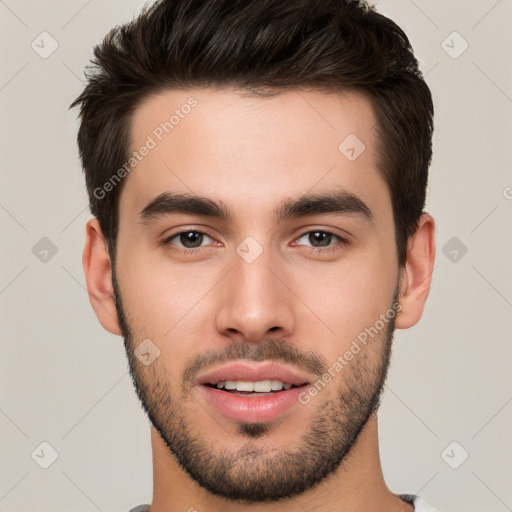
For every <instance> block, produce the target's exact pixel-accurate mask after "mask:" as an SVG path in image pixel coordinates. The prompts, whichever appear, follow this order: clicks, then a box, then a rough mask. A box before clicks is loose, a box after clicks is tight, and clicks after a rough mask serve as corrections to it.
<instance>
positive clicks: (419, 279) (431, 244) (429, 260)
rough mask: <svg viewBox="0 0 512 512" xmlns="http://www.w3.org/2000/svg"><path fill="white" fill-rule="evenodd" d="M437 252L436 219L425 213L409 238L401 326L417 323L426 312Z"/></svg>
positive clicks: (403, 271) (398, 320)
mask: <svg viewBox="0 0 512 512" xmlns="http://www.w3.org/2000/svg"><path fill="white" fill-rule="evenodd" d="M435 252H436V242H435V222H434V219H433V218H432V216H431V215H429V214H428V213H424V214H423V215H422V216H421V217H420V220H419V223H418V228H417V229H416V231H415V233H414V235H412V237H411V238H410V239H409V243H408V249H407V260H406V262H405V266H404V267H403V268H402V269H401V271H400V278H401V279H400V304H401V306H402V309H401V310H400V313H399V314H398V316H397V317H396V324H395V325H396V327H397V328H398V329H408V328H409V327H412V326H413V325H415V324H416V323H417V322H418V321H419V319H420V318H421V315H422V314H423V307H424V306H425V302H426V300H427V297H428V294H429V291H430V283H431V281H432V272H433V268H434V259H435Z"/></svg>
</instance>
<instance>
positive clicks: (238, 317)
mask: <svg viewBox="0 0 512 512" xmlns="http://www.w3.org/2000/svg"><path fill="white" fill-rule="evenodd" d="M276 260H277V257H276V258H273V257H272V256H271V255H270V253H269V251H263V253H262V254H261V255H260V256H259V257H258V258H257V259H256V261H252V262H251V263H249V262H247V261H245V260H244V259H243V258H242V257H240V256H239V255H238V254H236V253H235V254H234V256H233V265H234V267H233V268H232V270H231V271H230V272H229V273H228V274H227V276H226V278H225V279H224V280H223V286H221V287H219V291H218V293H219V294H220V296H218V297H217V299H218V302H217V304H218V308H217V310H216V319H215V322H216V328H217V331H218V332H219V333H220V334H222V335H223V336H227V337H229V338H231V339H232V340H233V341H240V340H243V341H246V342H260V341H262V340H263V339H265V338H268V337H269V336H270V335H272V337H284V336H288V335H290V334H291V333H293V332H294V329H295V320H296V317H295V306H296V304H295V301H296V300H297V299H296V297H295V296H294V295H293V292H292V291H291V288H290V287H289V284H288V286H287V280H288V281H289V280H290V278H289V277H288V278H287V276H286V273H285V269H284V268H283V265H281V266H279V262H278V261H276Z"/></svg>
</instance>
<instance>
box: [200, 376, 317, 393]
mask: <svg viewBox="0 0 512 512" xmlns="http://www.w3.org/2000/svg"><path fill="white" fill-rule="evenodd" d="M307 385H308V383H307V382H305V383H304V384H300V385H295V384H290V383H289V382H283V381H280V380H277V379H265V380H259V381H256V382H251V381H241V380H239V381H234V380H226V381H219V382H217V383H216V384H209V383H206V384H204V386H207V387H209V388H212V389H219V390H221V391H224V392H226V393H229V394H231V395H238V396H254V397H258V396H259V397H262V396H270V395H274V394H276V393H281V392H283V391H288V390H289V389H295V388H301V387H305V386H307Z"/></svg>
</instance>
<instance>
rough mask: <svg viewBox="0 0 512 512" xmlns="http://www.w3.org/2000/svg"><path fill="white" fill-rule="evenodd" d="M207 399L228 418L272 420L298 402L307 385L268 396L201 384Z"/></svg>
mask: <svg viewBox="0 0 512 512" xmlns="http://www.w3.org/2000/svg"><path fill="white" fill-rule="evenodd" d="M199 387H200V389H202V392H203V393H204V394H205V396H206V399H207V400H208V401H209V402H210V403H211V404H212V406H213V407H214V408H215V409H216V410H217V411H218V412H220V413H221V414H222V415H223V416H225V417H226V418H229V419H231V420H235V421H241V422H245V423H258V422H265V421H272V420H275V419H277V418H279V416H281V415H283V414H284V413H285V412H286V411H288V410H289V409H290V408H292V407H293V406H294V405H295V404H296V403H297V402H298V396H299V395H300V394H301V393H302V392H303V391H304V390H305V389H306V387H307V386H300V387H297V388H290V389H287V390H283V391H279V392H277V393H272V394H271V395H266V396H249V395H248V396H243V395H235V394H232V393H228V392H226V391H222V390H220V389H216V388H211V387H209V386H205V385H204V384H203V385H201V386H199Z"/></svg>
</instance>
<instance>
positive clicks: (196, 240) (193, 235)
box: [180, 231, 203, 249]
mask: <svg viewBox="0 0 512 512" xmlns="http://www.w3.org/2000/svg"><path fill="white" fill-rule="evenodd" d="M180 242H181V243H182V244H183V245H184V246H185V247H187V248H189V249H190V248H192V247H200V246H201V243H202V242H203V234H202V233H198V232H197V231H188V232H187V233H181V235H180Z"/></svg>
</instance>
